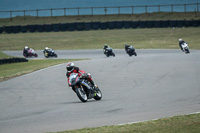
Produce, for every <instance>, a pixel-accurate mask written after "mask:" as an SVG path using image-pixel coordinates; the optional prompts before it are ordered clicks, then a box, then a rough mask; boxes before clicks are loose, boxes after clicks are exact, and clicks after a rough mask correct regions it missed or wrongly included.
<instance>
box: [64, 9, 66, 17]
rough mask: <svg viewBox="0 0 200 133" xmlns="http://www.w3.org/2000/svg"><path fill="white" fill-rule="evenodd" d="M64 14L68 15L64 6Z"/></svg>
mask: <svg viewBox="0 0 200 133" xmlns="http://www.w3.org/2000/svg"><path fill="white" fill-rule="evenodd" d="M64 16H66V8H64Z"/></svg>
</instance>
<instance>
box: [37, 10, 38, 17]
mask: <svg viewBox="0 0 200 133" xmlns="http://www.w3.org/2000/svg"><path fill="white" fill-rule="evenodd" d="M37 19H38V9H37Z"/></svg>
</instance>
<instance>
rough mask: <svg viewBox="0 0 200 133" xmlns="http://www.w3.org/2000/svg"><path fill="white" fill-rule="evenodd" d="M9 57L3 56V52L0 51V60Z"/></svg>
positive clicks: (8, 56)
mask: <svg viewBox="0 0 200 133" xmlns="http://www.w3.org/2000/svg"><path fill="white" fill-rule="evenodd" d="M10 57H12V56H10V55H7V54H4V53H3V52H1V51H0V59H2V58H10Z"/></svg>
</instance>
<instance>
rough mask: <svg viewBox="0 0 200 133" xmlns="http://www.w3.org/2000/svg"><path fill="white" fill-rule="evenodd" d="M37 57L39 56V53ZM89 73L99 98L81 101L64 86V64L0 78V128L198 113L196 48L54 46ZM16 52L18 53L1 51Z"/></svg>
mask: <svg viewBox="0 0 200 133" xmlns="http://www.w3.org/2000/svg"><path fill="white" fill-rule="evenodd" d="M36 52H38V53H39V58H44V57H43V55H42V52H41V51H36ZM56 52H57V54H58V58H63V59H64V58H89V59H90V60H83V61H76V62H74V63H75V65H77V66H79V67H80V69H83V70H85V71H86V72H89V73H91V74H92V76H93V79H94V81H95V82H96V84H97V85H98V86H99V88H100V89H101V91H102V94H103V98H102V100H101V101H95V100H88V102H87V103H82V102H81V101H80V100H79V99H78V97H77V96H76V94H75V93H74V92H73V91H72V90H71V88H69V87H68V86H67V79H66V76H65V73H66V69H65V67H66V64H60V65H57V66H53V67H49V68H46V69H42V70H39V71H36V72H33V73H30V74H26V75H23V76H20V77H16V78H13V79H10V80H7V81H3V82H0V132H2V133H44V132H53V131H63V130H71V129H79V128H85V127H99V126H105V125H117V124H123V123H130V122H137V121H145V120H152V119H159V118H163V117H169V116H175V115H184V114H190V113H194V112H200V82H199V81H200V60H199V59H200V51H199V50H191V54H185V53H183V52H181V51H180V50H136V52H137V54H138V56H137V57H135V56H133V57H129V56H128V55H127V54H126V53H125V51H124V50H120V49H117V50H114V52H115V54H116V57H109V58H108V57H106V56H105V55H103V52H102V50H58V51H56ZM4 53H7V54H9V55H14V56H22V55H21V51H4Z"/></svg>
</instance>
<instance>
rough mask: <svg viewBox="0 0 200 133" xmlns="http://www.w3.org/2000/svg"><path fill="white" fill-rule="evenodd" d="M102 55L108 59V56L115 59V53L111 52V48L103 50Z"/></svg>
mask: <svg viewBox="0 0 200 133" xmlns="http://www.w3.org/2000/svg"><path fill="white" fill-rule="evenodd" d="M104 54H105V55H106V56H107V57H109V56H113V57H115V53H114V52H113V50H112V48H111V47H108V48H106V49H105V50H104Z"/></svg>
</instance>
